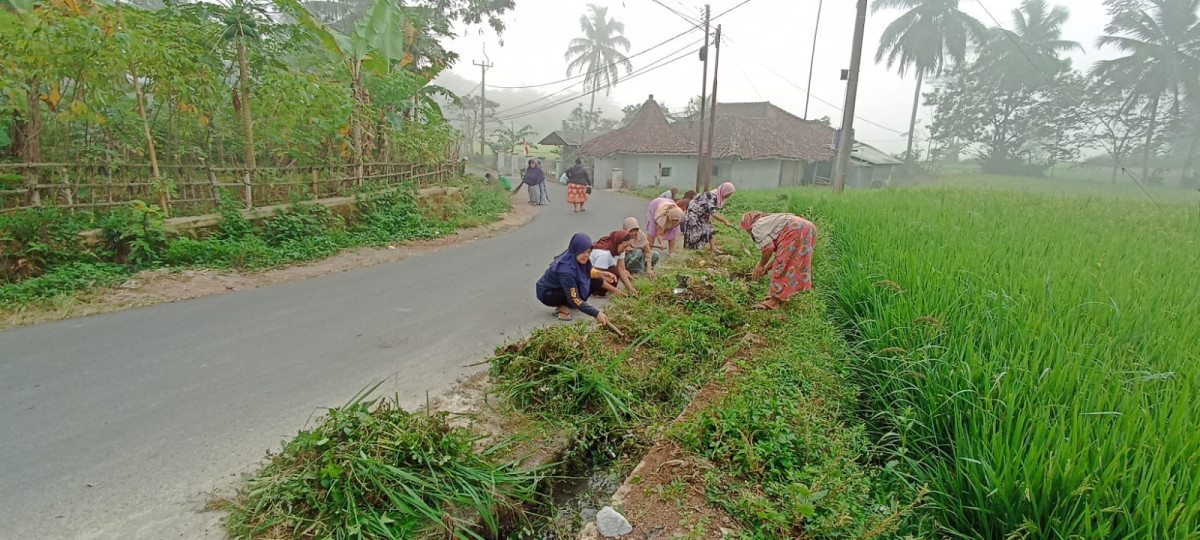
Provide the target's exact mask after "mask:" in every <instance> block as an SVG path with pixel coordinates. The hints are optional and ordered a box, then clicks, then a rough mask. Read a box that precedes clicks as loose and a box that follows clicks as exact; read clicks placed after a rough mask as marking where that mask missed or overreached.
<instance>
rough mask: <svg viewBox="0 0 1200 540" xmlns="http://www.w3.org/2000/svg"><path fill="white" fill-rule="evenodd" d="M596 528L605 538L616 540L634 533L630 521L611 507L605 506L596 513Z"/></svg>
mask: <svg viewBox="0 0 1200 540" xmlns="http://www.w3.org/2000/svg"><path fill="white" fill-rule="evenodd" d="M596 528H597V529H599V531H600V535H601V536H603V537H605V538H616V537H618V536H625V535H627V534H629V533H631V532H633V525H630V524H629V520H628V519H625V516H622V515H621V514H620V512H617V511H616V510H613V507H611V506H605V507H604V508H601V509H600V511H599V512H596Z"/></svg>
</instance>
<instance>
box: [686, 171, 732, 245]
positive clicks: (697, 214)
mask: <svg viewBox="0 0 1200 540" xmlns="http://www.w3.org/2000/svg"><path fill="white" fill-rule="evenodd" d="M735 191H737V188H735V187H733V183H732V182H725V183H724V184H721V185H720V186H719V187H717V189H714V190H712V191H706V192H704V193H701V194H699V195H696V197H695V198H694V199H692V202H691V203H689V204H688V209H687V216H686V217H684V218H683V247H685V248H687V249H700V248H701V247H703V246H704V245H705V244H708V247H709V248H710V249H712V252H713V253H719V252H718V251H717V245H716V244H715V243H713V238H714V237H715V236H716V234H717V231H716V230H714V229H713V225H712V220H714V219H715V220H717V221H719V222H721V223H724V224H725V226H727V227H732V226H733V224H732V223H730V222H729V220H727V219H725V218H724V217H721V214H718V213H717V210H720V209H722V208H725V203H726V201H728V200H729V197H730V196H732V195H733V192H735Z"/></svg>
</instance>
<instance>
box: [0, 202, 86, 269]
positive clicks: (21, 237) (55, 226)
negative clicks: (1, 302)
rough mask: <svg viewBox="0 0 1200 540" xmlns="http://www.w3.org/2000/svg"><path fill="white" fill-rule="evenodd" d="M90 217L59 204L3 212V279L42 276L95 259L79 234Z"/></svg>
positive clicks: (0, 232) (0, 245)
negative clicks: (74, 212)
mask: <svg viewBox="0 0 1200 540" xmlns="http://www.w3.org/2000/svg"><path fill="white" fill-rule="evenodd" d="M89 217H90V215H83V216H79V217H77V216H71V215H68V214H67V213H66V212H64V211H62V210H60V209H58V208H55V207H47V208H37V209H32V210H20V211H17V212H12V213H10V214H5V215H3V216H0V283H10V282H14V281H17V280H20V279H24V278H30V277H36V276H40V275H42V274H44V273H46V271H47V270H49V269H51V268H54V267H56V266H60V265H63V264H67V263H70V262H75V261H80V260H87V259H93V257H90V256H89V254H88V253H87V252H86V250H85V249H84V248H83V246H82V243H81V241H80V237H79V231H81V230H83V229H84V228H85V227H86V226H87V223H88V218H89Z"/></svg>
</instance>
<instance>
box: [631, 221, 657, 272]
mask: <svg viewBox="0 0 1200 540" xmlns="http://www.w3.org/2000/svg"><path fill="white" fill-rule="evenodd" d="M624 226H625V232H627V233H629V252H628V253H626V254H625V269H627V270H629V273H631V274H646V277H649V278H650V279H654V277H655V276H654V265H656V264H658V251H656V250H654V249H651V248H650V237H649V236H647V235H646V232H645V231H643V230H642V226H641V225H639V224H638V220H637V218H635V217H627V218H625V224H624Z"/></svg>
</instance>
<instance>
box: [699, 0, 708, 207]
mask: <svg viewBox="0 0 1200 540" xmlns="http://www.w3.org/2000/svg"><path fill="white" fill-rule="evenodd" d="M711 14H712V10H711V9H710V8H709V5H708V4H705V5H704V45H703V46H701V47H700V59H701V60H703V61H704V76H703V77H702V78H701V79H700V136H699V137H697V138H698V139H700V147H699V148H698V149H697V150H696V191H700V185H701V182H702V181H703V178H704V105H705V103H704V102H705V100H707V99H708V28H709V26H708V25H709V23H710V22H711V18H710V16H711Z"/></svg>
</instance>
